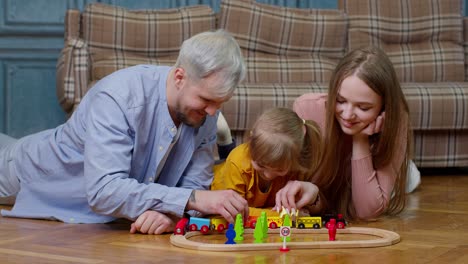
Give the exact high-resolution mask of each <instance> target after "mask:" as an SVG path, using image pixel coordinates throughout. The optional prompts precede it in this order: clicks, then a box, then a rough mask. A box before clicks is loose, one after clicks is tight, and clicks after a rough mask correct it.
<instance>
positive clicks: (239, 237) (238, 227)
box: [234, 214, 244, 241]
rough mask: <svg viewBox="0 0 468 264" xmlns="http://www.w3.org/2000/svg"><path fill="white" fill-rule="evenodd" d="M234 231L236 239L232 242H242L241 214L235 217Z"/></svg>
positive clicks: (242, 222)
mask: <svg viewBox="0 0 468 264" xmlns="http://www.w3.org/2000/svg"><path fill="white" fill-rule="evenodd" d="M234 230H235V231H236V238H234V241H244V221H243V219H242V215H241V214H237V215H236V223H235V226H234Z"/></svg>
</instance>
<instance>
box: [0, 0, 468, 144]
mask: <svg viewBox="0 0 468 264" xmlns="http://www.w3.org/2000/svg"><path fill="white" fill-rule="evenodd" d="M220 1H221V0H0V132H2V133H6V134H8V135H10V136H13V137H21V136H24V135H28V134H31V133H34V132H37V131H40V130H44V129H47V128H52V127H55V126H57V125H60V124H62V123H63V122H64V121H65V120H66V117H65V113H64V112H63V111H62V109H61V108H60V107H59V104H58V102H57V98H56V95H55V65H56V62H57V58H58V56H59V54H60V50H61V48H62V47H63V21H64V16H65V11H66V10H67V9H71V8H75V9H80V10H82V9H83V8H84V6H85V5H86V4H88V3H91V2H102V3H107V4H112V5H119V6H125V7H128V8H171V7H177V6H186V5H196V4H206V5H210V6H211V7H212V8H213V9H214V10H215V11H218V10H219V4H220ZM441 1H443V0H441ZM257 2H261V3H269V4H274V5H280V6H289V7H301V8H336V7H337V4H336V0H295V1H288V0H257ZM466 2H468V0H464V4H465V5H466ZM464 10H465V11H464V14H465V15H466V13H467V12H466V8H465V9H464Z"/></svg>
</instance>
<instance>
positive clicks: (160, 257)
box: [0, 169, 468, 264]
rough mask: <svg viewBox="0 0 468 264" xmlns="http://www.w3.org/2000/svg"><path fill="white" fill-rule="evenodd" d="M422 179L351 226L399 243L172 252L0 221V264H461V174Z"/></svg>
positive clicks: (96, 228)
mask: <svg viewBox="0 0 468 264" xmlns="http://www.w3.org/2000/svg"><path fill="white" fill-rule="evenodd" d="M422 174H423V177H422V185H421V186H420V187H419V189H418V190H417V191H416V192H415V193H413V194H411V195H410V197H409V206H408V208H407V210H405V211H404V212H403V213H402V214H401V215H400V216H398V217H394V218H384V219H381V220H378V221H376V222H372V223H360V224H353V225H352V226H364V227H376V228H382V229H387V230H391V231H394V232H397V233H398V234H400V236H401V241H400V242H399V243H397V244H395V245H393V246H386V247H377V248H357V249H296V250H291V251H290V252H288V253H282V252H280V251H279V250H269V251H243V252H207V251H195V250H188V249H182V248H178V247H175V246H172V245H171V244H170V242H169V237H170V235H160V236H154V235H141V234H139V235H132V234H130V233H129V232H128V230H129V223H127V222H125V221H122V222H119V223H113V224H86V225H85V224H82V225H76V224H63V223H59V222H52V221H42V220H25V219H13V218H1V217H0V263H190V264H197V263H203V264H207V263H261V264H263V263H265V264H266V263H334V264H338V263H360V264H361V263H411V264H416V263H450V264H453V263H468V171H467V170H466V169H465V170H464V171H462V172H461V173H460V171H455V172H454V171H446V170H439V171H436V172H434V171H427V172H424V171H423V172H422ZM1 208H2V209H8V208H9V207H5V206H3V207H1ZM205 239H208V237H206V238H205ZM293 239H294V238H293ZM337 239H340V237H339V235H337Z"/></svg>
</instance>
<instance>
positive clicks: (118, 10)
mask: <svg viewBox="0 0 468 264" xmlns="http://www.w3.org/2000/svg"><path fill="white" fill-rule="evenodd" d="M215 22H216V19H215V14H214V12H213V10H212V9H211V8H210V7H209V6H204V5H201V6H187V7H181V8H171V9H145V10H129V9H126V8H122V7H118V6H111V5H105V4H100V3H93V4H89V5H87V6H86V9H85V10H84V12H83V15H82V28H83V39H84V41H85V43H86V44H87V46H88V47H89V60H90V62H91V63H90V65H92V67H91V69H90V71H91V74H90V77H91V82H94V81H96V80H99V79H101V78H103V77H105V76H107V75H108V74H110V73H112V72H114V71H116V70H119V69H122V68H126V67H129V66H133V65H136V64H162V65H172V64H174V62H175V59H176V58H177V54H178V53H179V49H180V45H181V44H182V42H183V41H184V40H185V39H188V38H190V37H192V36H193V35H196V34H198V33H200V32H204V31H212V30H215Z"/></svg>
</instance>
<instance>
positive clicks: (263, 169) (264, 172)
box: [252, 160, 288, 181]
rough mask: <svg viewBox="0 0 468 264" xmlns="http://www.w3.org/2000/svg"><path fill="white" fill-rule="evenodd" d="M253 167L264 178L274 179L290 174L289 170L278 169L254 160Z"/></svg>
mask: <svg viewBox="0 0 468 264" xmlns="http://www.w3.org/2000/svg"><path fill="white" fill-rule="evenodd" d="M252 167H253V169H254V170H256V171H257V172H258V174H259V175H260V177H262V178H263V179H264V180H267V181H272V180H274V179H275V178H277V177H284V176H286V174H288V171H287V170H278V169H275V168H271V167H268V166H263V165H260V164H258V163H257V162H255V161H253V160H252Z"/></svg>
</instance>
